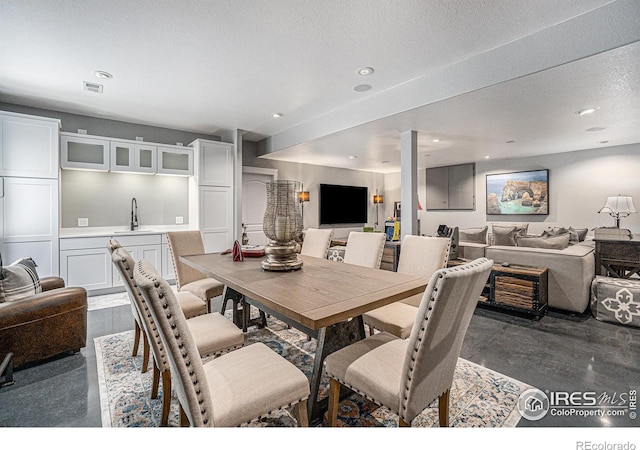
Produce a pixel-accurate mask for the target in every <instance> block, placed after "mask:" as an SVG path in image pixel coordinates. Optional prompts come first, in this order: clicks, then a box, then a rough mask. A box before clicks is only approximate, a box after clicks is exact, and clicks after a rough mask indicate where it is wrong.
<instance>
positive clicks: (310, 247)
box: [300, 228, 333, 258]
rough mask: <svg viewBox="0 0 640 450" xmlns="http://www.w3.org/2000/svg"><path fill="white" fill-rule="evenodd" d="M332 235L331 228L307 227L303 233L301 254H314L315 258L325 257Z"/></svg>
mask: <svg viewBox="0 0 640 450" xmlns="http://www.w3.org/2000/svg"><path fill="white" fill-rule="evenodd" d="M332 237H333V230H332V229H328V230H325V229H318V228H309V229H307V231H305V233H304V241H303V242H302V249H301V250H300V254H301V255H307V256H315V257H316V258H326V257H327V252H328V251H329V245H330V244H331V238H332Z"/></svg>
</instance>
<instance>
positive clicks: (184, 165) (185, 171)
mask: <svg viewBox="0 0 640 450" xmlns="http://www.w3.org/2000/svg"><path fill="white" fill-rule="evenodd" d="M158 173H162V174H168V175H184V176H191V175H193V149H191V148H187V147H164V146H160V145H159V146H158Z"/></svg>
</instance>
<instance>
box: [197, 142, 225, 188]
mask: <svg viewBox="0 0 640 450" xmlns="http://www.w3.org/2000/svg"><path fill="white" fill-rule="evenodd" d="M192 145H193V148H194V152H195V153H196V159H197V162H196V167H197V173H196V177H197V179H198V184H199V185H201V186H203V185H205V186H229V187H231V186H232V184H233V160H234V156H233V152H234V146H233V144H229V143H227V142H216V141H205V140H202V139H198V140H196V141H194V142H193V143H192Z"/></svg>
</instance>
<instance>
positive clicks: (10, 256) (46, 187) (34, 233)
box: [0, 178, 58, 276]
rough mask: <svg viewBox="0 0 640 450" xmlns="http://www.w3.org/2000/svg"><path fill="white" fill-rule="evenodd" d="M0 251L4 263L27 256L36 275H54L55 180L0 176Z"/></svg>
mask: <svg viewBox="0 0 640 450" xmlns="http://www.w3.org/2000/svg"><path fill="white" fill-rule="evenodd" d="M0 183H2V185H3V188H4V189H3V191H4V192H3V193H4V195H3V196H2V197H0V213H1V214H2V217H0V244H2V245H1V246H0V247H1V249H0V251H2V256H3V259H4V262H8V263H11V262H13V261H14V260H16V259H19V258H24V257H31V258H33V259H34V261H35V262H36V264H38V275H40V276H49V275H57V274H58V256H57V255H58V180H52V179H39V178H0Z"/></svg>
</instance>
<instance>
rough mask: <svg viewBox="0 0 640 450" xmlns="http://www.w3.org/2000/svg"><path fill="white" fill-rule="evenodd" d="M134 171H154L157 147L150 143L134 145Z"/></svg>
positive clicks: (155, 168)
mask: <svg viewBox="0 0 640 450" xmlns="http://www.w3.org/2000/svg"><path fill="white" fill-rule="evenodd" d="M133 148H134V159H135V160H134V164H135V171H136V172H138V173H156V171H157V167H158V164H157V159H156V158H157V157H156V154H157V152H158V147H157V146H155V145H151V144H135V145H134V147H133Z"/></svg>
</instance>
